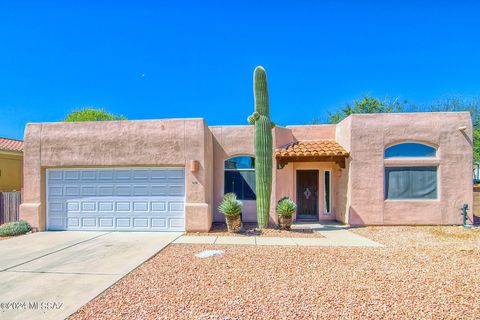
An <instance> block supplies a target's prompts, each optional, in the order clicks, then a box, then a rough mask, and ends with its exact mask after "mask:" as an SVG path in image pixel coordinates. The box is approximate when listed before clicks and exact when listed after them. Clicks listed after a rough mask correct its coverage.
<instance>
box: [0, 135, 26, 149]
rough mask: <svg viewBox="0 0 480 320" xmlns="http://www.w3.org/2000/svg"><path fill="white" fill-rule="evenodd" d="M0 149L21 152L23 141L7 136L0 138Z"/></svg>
mask: <svg viewBox="0 0 480 320" xmlns="http://www.w3.org/2000/svg"><path fill="white" fill-rule="evenodd" d="M0 151H13V152H22V151H23V141H22V140H15V139H8V138H0Z"/></svg>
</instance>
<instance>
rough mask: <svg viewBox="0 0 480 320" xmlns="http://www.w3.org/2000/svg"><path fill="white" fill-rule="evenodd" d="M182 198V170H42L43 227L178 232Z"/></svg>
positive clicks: (181, 223) (182, 227)
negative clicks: (44, 181) (44, 184)
mask: <svg viewBox="0 0 480 320" xmlns="http://www.w3.org/2000/svg"><path fill="white" fill-rule="evenodd" d="M184 198H185V173H184V170H183V169H178V168H175V169H171V168H95V169H85V168H83V169H79V168H77V169H47V229H48V230H117V231H118V230H125V231H183V230H185V213H184V202H185V200H184Z"/></svg>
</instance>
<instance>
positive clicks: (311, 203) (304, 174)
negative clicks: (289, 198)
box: [297, 170, 318, 220]
mask: <svg viewBox="0 0 480 320" xmlns="http://www.w3.org/2000/svg"><path fill="white" fill-rule="evenodd" d="M297 220H318V170H297Z"/></svg>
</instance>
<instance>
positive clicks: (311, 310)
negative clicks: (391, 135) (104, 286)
mask: <svg viewBox="0 0 480 320" xmlns="http://www.w3.org/2000/svg"><path fill="white" fill-rule="evenodd" d="M453 228H456V227H453ZM430 231H431V229H429V228H424V227H418V228H415V227H413V228H412V227H375V228H359V229H355V230H354V232H356V233H358V234H361V235H363V236H366V237H368V238H371V239H372V240H375V241H379V242H381V243H383V244H385V245H386V246H385V247H381V248H332V247H321V248H318V247H278V246H275V247H263V246H220V245H215V246H212V245H180V244H174V245H170V246H168V247H167V248H166V249H165V250H164V251H162V252H160V253H159V254H158V255H156V256H155V257H154V258H152V259H151V260H149V261H148V262H146V263H145V264H143V265H142V266H141V267H139V268H138V269H136V270H135V271H133V272H132V273H130V274H128V275H127V276H125V277H124V278H123V279H121V280H120V281H119V282H118V283H117V284H115V285H114V286H113V287H112V288H110V289H109V290H107V291H105V292H104V293H103V294H101V295H100V296H99V297H97V298H96V299H95V300H93V301H91V302H90V303H88V304H87V305H86V306H84V307H83V308H81V309H80V310H79V311H78V312H77V313H76V314H74V315H73V316H72V317H71V319H120V318H121V319H218V320H220V319H232V320H233V319H328V318H330V319H366V318H368V319H476V318H478V315H479V314H480V305H479V304H478V303H475V301H478V297H479V296H480V273H479V272H478V265H479V261H480V245H479V244H480V243H479V241H480V239H479V238H478V237H477V236H475V237H473V238H469V239H466V240H465V239H458V238H450V237H447V238H444V237H437V236H436V235H433V234H432V233H431V232H430ZM452 232H453V231H452ZM474 234H475V235H476V233H474ZM212 248H215V249H220V250H224V251H225V254H224V255H223V256H220V257H213V258H206V259H198V258H195V256H194V255H195V254H196V253H198V252H200V251H202V250H205V249H212ZM465 248H466V249H468V250H464V249H465Z"/></svg>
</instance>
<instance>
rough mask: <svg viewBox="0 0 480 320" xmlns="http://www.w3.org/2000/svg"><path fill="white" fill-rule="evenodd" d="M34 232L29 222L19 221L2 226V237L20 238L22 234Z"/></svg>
mask: <svg viewBox="0 0 480 320" xmlns="http://www.w3.org/2000/svg"><path fill="white" fill-rule="evenodd" d="M31 230H32V227H31V226H30V224H28V222H27V221H23V220H20V221H17V222H10V223H5V224H2V225H1V226H0V236H2V237H7V236H18V235H20V234H24V233H27V232H29V231H31Z"/></svg>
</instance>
